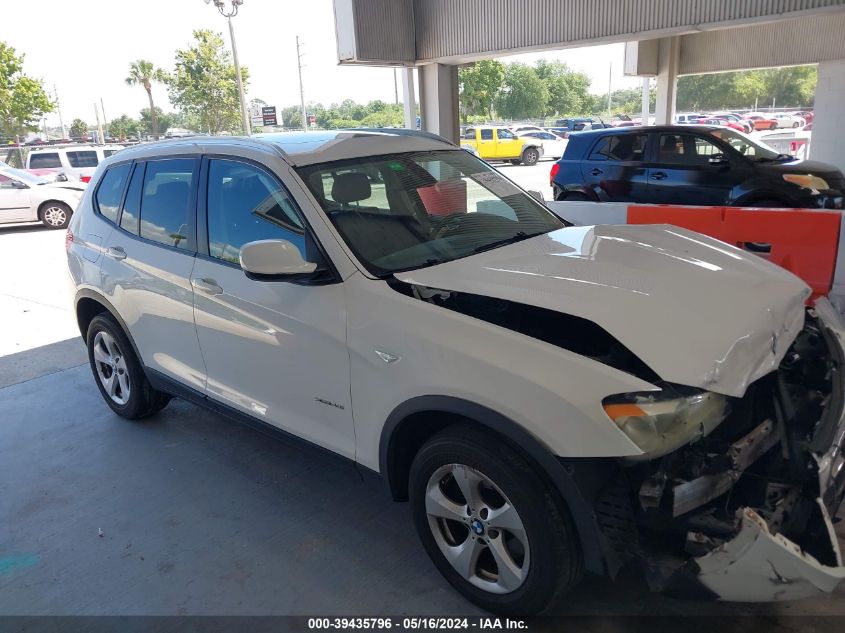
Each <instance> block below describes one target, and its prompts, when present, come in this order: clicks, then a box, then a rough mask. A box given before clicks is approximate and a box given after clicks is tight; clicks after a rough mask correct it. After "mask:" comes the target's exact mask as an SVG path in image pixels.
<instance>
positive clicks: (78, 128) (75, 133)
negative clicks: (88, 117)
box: [70, 119, 88, 138]
mask: <svg viewBox="0 0 845 633" xmlns="http://www.w3.org/2000/svg"><path fill="white" fill-rule="evenodd" d="M86 134H88V124H87V123H86V122H85V121H83V120H82V119H74V120H73V123H71V124H70V137H71V138H78V137H80V136H85V135H86Z"/></svg>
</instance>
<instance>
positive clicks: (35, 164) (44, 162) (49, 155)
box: [29, 152, 62, 169]
mask: <svg viewBox="0 0 845 633" xmlns="http://www.w3.org/2000/svg"><path fill="white" fill-rule="evenodd" d="M61 166H62V161H61V159H60V158H59V154H58V153H57V152H38V153H34V154H30V155H29V168H30V169H53V168H55V167H61Z"/></svg>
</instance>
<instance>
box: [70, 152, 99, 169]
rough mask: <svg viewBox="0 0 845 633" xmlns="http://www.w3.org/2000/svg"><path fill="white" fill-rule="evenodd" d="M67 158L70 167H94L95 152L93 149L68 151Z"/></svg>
mask: <svg viewBox="0 0 845 633" xmlns="http://www.w3.org/2000/svg"><path fill="white" fill-rule="evenodd" d="M67 160H68V162H69V163H70V166H71V167H96V166H97V152H96V151H95V150H90V151H84V152H68V153H67Z"/></svg>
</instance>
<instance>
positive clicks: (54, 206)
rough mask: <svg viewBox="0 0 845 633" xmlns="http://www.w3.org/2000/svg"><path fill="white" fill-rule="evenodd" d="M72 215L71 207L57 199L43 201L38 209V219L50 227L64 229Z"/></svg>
mask: <svg viewBox="0 0 845 633" xmlns="http://www.w3.org/2000/svg"><path fill="white" fill-rule="evenodd" d="M72 215H73V211H72V210H71V208H70V207H69V206H68V205H66V204H65V203H64V202H58V201H57V200H51V201H49V202H45V203H44V204H43V205H41V209H39V211H38V219H39V220H41V222H42V223H43V224H44V226H46V227H48V228H51V229H66V228H67V225H68V223H69V222H70V216H72Z"/></svg>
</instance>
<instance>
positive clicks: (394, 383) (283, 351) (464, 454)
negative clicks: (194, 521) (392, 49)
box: [67, 130, 845, 615]
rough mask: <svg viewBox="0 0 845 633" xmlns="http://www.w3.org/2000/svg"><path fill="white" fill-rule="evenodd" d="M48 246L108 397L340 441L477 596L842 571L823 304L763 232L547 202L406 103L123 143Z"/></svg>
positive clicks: (693, 587)
mask: <svg viewBox="0 0 845 633" xmlns="http://www.w3.org/2000/svg"><path fill="white" fill-rule="evenodd" d="M67 244H68V262H69V267H70V273H71V276H72V278H73V281H74V283H75V285H76V289H77V290H76V314H77V316H78V320H79V327H80V331H81V332H82V335H83V337H84V338H85V340H86V342H87V345H88V352H89V359H90V363H91V368H92V371H93V375H94V379H95V382H96V384H97V387H98V388H99V390H100V392H101V393H102V396H103V398H104V400H105V402H106V403H107V404H108V405H109V406H110V407H111V408H112V409H113V410H114V412H115V413H117V414H118V415H120V416H123V417H125V418H130V419H136V418H142V417H144V416H149V415H153V414H155V413H156V412H158V411H159V410H161V409H162V408H163V407H164V406H166V405H167V403H168V401H169V400H170V398H171V397H173V396H177V397H181V398H185V399H187V400H190V401H192V402H195V403H197V404H199V405H201V406H205V407H209V408H211V409H213V410H215V411H218V412H220V413H224V414H227V415H230V416H232V417H233V418H236V419H240V420H244V421H248V422H250V423H255V422H256V421H258V422H260V423H262V424H264V425H267V426H268V427H270V428H272V429H277V430H279V431H282V432H284V434H285V435H288V436H295V437H297V438H300V439H302V440H304V441H306V442H310V443H312V444H316V445H318V446H320V447H323V448H325V449H328V450H329V451H332V452H334V453H337V454H338V455H340V456H342V457H344V458H347V459H350V460H354V461H355V462H357V463H358V464H360V465H361V466H362V467H365V468H368V469H370V470H372V471H374V472H376V473H378V474H379V475H380V477H381V478H382V479H383V480H384V481H385V482H386V484H387V488H388V489H389V491H390V493H391V494H392V496H393V497H394V498H395V499H396V500H400V501H401V500H408V501H410V505H411V508H412V514H413V521H414V523H415V525H416V529H417V531H418V532H419V536H420V538H421V540H422V543H423V545H424V547H425V549H426V551H427V552H428V554H429V556H430V557H431V559H432V560H433V562H434V564H435V565H436V566H437V568H438V569H439V570H440V571H441V572H442V574H443V575H444V576H445V578H446V579H447V580H448V581H449V582H450V583H451V584H452V585H453V586H454V587H455V588H456V589H457V590H459V591H460V592H461V593H463V594H464V595H465V596H466V597H467V598H469V599H470V600H472V601H473V602H475V603H476V604H478V605H480V606H481V607H483V608H485V609H489V610H492V611H497V612H501V613H508V614H523V615H524V614H533V613H540V612H543V611H544V610H546V609H547V608H549V607H550V605H552V604H553V603H555V602H556V600H557V599H558V598H559V597H560V596H562V595H563V594H564V593H565V592H566V590H567V589H569V588H570V587H572V586H573V585H574V584H575V583H577V582H578V580H579V578H580V577H581V576H582V574H583V573H584V572H585V571H588V572H593V573H598V574H607V575H610V576H613V575H614V574H616V573H617V572H618V571H619V570H620V569H621V568H622V567H623V566H626V565H638V566H640V567H641V568H643V569H645V570H646V572H647V573H646V577H647V580H648V581H649V583H650V584H651V585H652V586H653V587H654V588H655V589H658V590H662V591H668V592H674V593H675V594H679V595H691V596H698V597H706V598H711V599H722V600H743V601H763V600H775V599H792V598H798V597H803V596H808V595H811V594H814V593H817V592H824V591H832V590H833V589H834V588H835V587H836V586H837V584H838V583H839V581H840V580H841V579H842V578H843V577H845V568H843V567H842V557H841V554H840V549H839V544H838V542H837V539H836V537H835V535H834V532H833V529H832V521H833V520H834V518H835V514H836V511H837V509H838V507H839V504H840V502H841V500H842V497H843V487H844V486H845V469H843V462H844V461H845V460H843V457H842V455H841V454H840V450H839V447H840V446H842V445H843V435H845V423H843V407H844V406H845V390H843V376H842V371H843V347H842V336H843V327H842V323H841V321H840V317H839V315H838V313H837V312H836V311H835V310H834V309H833V308H832V307H831V304H830V303H828V302H827V301H826V300H824V299H821V300H819V301H816V302H815V303H814V304H812V305H810V306H809V307H808V306H806V305H805V303H806V302H807V301H808V300H809V299H810V290H809V288H808V287H807V286H805V285H804V284H803V283H802V282H801V281H800V280H799V279H797V278H796V277H794V276H793V275H791V274H790V273H788V272H786V271H785V270H782V269H780V268H777V267H775V266H773V265H771V264H769V263H767V262H766V261H764V260H762V259H760V258H758V257H756V256H754V255H750V254H747V253H745V252H743V251H741V250H739V249H736V248H733V247H731V246H728V245H726V244H724V243H721V242H718V241H716V240H714V239H710V238H708V237H705V236H702V235H699V234H696V233H693V232H690V231H686V230H683V229H679V228H674V227H670V226H595V227H591V226H568V225H567V224H566V223H565V222H563V221H561V220H559V219H558V218H557V217H555V216H554V215H553V214H552V213H550V212H549V210H548V209H547V208H546V207H544V206H543V205H542V204H540V203H539V202H537V201H536V200H535V199H534V198H532V197H531V196H529V195H527V194H526V193H525V192H524V191H522V190H521V189H520V188H519V187H517V186H516V185H514V184H513V183H512V182H510V181H509V180H507V179H506V178H505V177H503V176H502V175H501V174H499V173H498V172H497V171H495V170H494V169H492V168H491V167H490V166H488V165H487V164H486V163H484V162H482V161H480V160H478V159H477V158H475V157H473V156H471V155H470V154H468V153H467V152H465V151H462V150H461V149H460V148H459V147H457V146H455V145H452V144H451V143H448V142H446V141H444V140H443V139H440V138H439V137H435V136H432V135H428V134H424V133H417V132H410V131H400V130H397V131H372V132H363V131H338V132H318V133H308V134H284V135H263V136H257V137H253V138H248V139H240V138H198V137H195V138H190V139H184V140H178V141H171V142H162V143H155V144H150V145H144V146H140V147H137V148H132V149H127V150H124V151H122V152H120V153H119V154H118V155H115V156H113V157H111V158H108V159H106V160H105V161H103V163H101V164H100V166H99V167H98V168H97V172H96V174H95V176H94V178H93V180H92V186H90V187H89V188H88V189H87V191H86V193H85V195H84V198H83V200H82V202H81V205H80V209H79V211H78V212H77V213H76V214H74V216H73V219H72V221H71V224H70V230H69V232H68V240H67Z"/></svg>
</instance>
